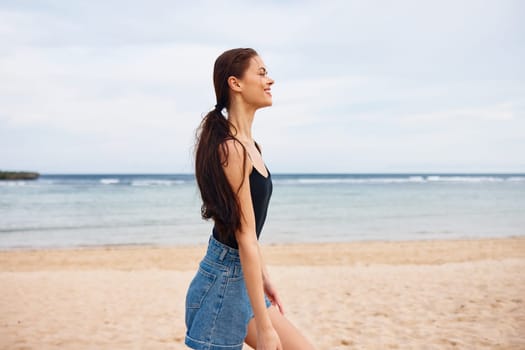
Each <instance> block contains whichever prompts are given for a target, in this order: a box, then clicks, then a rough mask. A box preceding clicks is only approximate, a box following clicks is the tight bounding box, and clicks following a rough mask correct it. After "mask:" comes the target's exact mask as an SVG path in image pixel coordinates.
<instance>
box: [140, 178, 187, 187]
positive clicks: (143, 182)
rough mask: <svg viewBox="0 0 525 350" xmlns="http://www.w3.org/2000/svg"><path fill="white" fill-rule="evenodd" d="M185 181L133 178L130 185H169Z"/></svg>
mask: <svg viewBox="0 0 525 350" xmlns="http://www.w3.org/2000/svg"><path fill="white" fill-rule="evenodd" d="M183 183H185V181H184V180H153V179H149V180H133V181H132V182H131V186H171V185H180V184H183Z"/></svg>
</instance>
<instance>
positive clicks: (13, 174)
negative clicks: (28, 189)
mask: <svg viewBox="0 0 525 350" xmlns="http://www.w3.org/2000/svg"><path fill="white" fill-rule="evenodd" d="M39 176H40V174H39V173H36V172H33V171H2V170H0V180H35V179H38V177H39Z"/></svg>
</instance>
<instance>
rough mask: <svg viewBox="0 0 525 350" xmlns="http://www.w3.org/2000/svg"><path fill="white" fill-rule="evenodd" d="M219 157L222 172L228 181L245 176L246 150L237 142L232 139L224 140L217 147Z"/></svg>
mask: <svg viewBox="0 0 525 350" xmlns="http://www.w3.org/2000/svg"><path fill="white" fill-rule="evenodd" d="M219 155H220V158H221V163H222V165H223V168H224V172H225V173H226V176H227V177H228V178H229V179H230V180H235V179H238V178H242V177H243V174H244V175H245V176H246V169H247V165H248V162H247V161H246V150H245V148H244V146H243V145H242V143H241V142H240V141H239V140H236V139H233V138H231V139H227V140H225V141H224V142H223V143H221V144H220V145H219ZM243 168H244V169H245V171H244V172H243ZM233 182H236V181H233Z"/></svg>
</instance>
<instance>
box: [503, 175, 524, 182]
mask: <svg viewBox="0 0 525 350" xmlns="http://www.w3.org/2000/svg"><path fill="white" fill-rule="evenodd" d="M507 181H510V182H522V181H525V176H511V177H509V178H508V179H507Z"/></svg>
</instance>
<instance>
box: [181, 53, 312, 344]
mask: <svg viewBox="0 0 525 350" xmlns="http://www.w3.org/2000/svg"><path fill="white" fill-rule="evenodd" d="M213 83H214V87H215V95H216V98H217V104H216V105H215V109H213V110H212V111H211V112H209V113H208V114H207V115H206V116H205V117H204V119H203V121H202V123H201V125H200V128H199V134H198V136H197V144H196V156H195V175H196V178H197V184H198V186H199V189H200V192H201V197H202V201H203V205H202V216H203V218H205V219H209V218H211V219H213V221H214V227H213V230H212V235H211V236H210V239H209V243H208V249H207V252H206V255H205V257H204V258H203V259H202V261H201V262H200V264H199V268H198V271H197V273H196V275H195V277H194V278H193V280H192V281H191V284H190V286H189V288H188V292H187V295H186V327H187V332H186V339H185V343H186V345H188V346H189V347H191V348H193V349H209V350H226V349H228V350H230V349H231V350H233V349H235V350H236V349H242V346H243V342H246V343H247V344H248V345H249V346H251V347H252V348H257V350H260V349H264V350H276V349H285V350H290V349H301V350H308V349H313V346H312V345H311V344H310V343H309V342H308V341H307V340H306V338H305V337H304V336H303V335H301V333H300V332H299V331H298V330H297V329H296V328H295V327H294V326H293V325H292V324H291V323H290V321H288V319H286V318H285V317H284V309H283V305H282V303H281V300H280V298H279V295H278V294H277V291H276V289H275V287H274V286H273V284H272V282H271V280H270V277H269V275H268V271H267V269H266V266H265V264H264V261H263V259H262V254H261V251H260V248H259V242H258V239H259V235H260V233H261V230H262V227H263V225H264V221H265V219H266V210H267V208H268V203H269V200H270V196H271V194H272V180H271V174H270V171H269V170H268V168H266V166H265V164H264V162H263V159H262V156H261V151H260V147H259V145H258V144H257V143H256V142H255V141H254V140H253V138H252V132H251V127H252V122H253V118H254V116H255V111H256V110H257V109H259V108H262V107H267V106H271V105H272V94H271V86H272V84H273V83H274V81H273V80H272V79H271V78H270V77H269V76H268V74H267V70H266V67H265V65H264V63H263V61H262V59H261V58H260V57H259V55H258V54H257V52H255V50H253V49H233V50H228V51H226V52H224V53H223V54H221V55H220V56H219V57H218V58H217V60H216V61H215V66H214V71H213ZM223 111H225V112H226V114H223Z"/></svg>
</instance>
